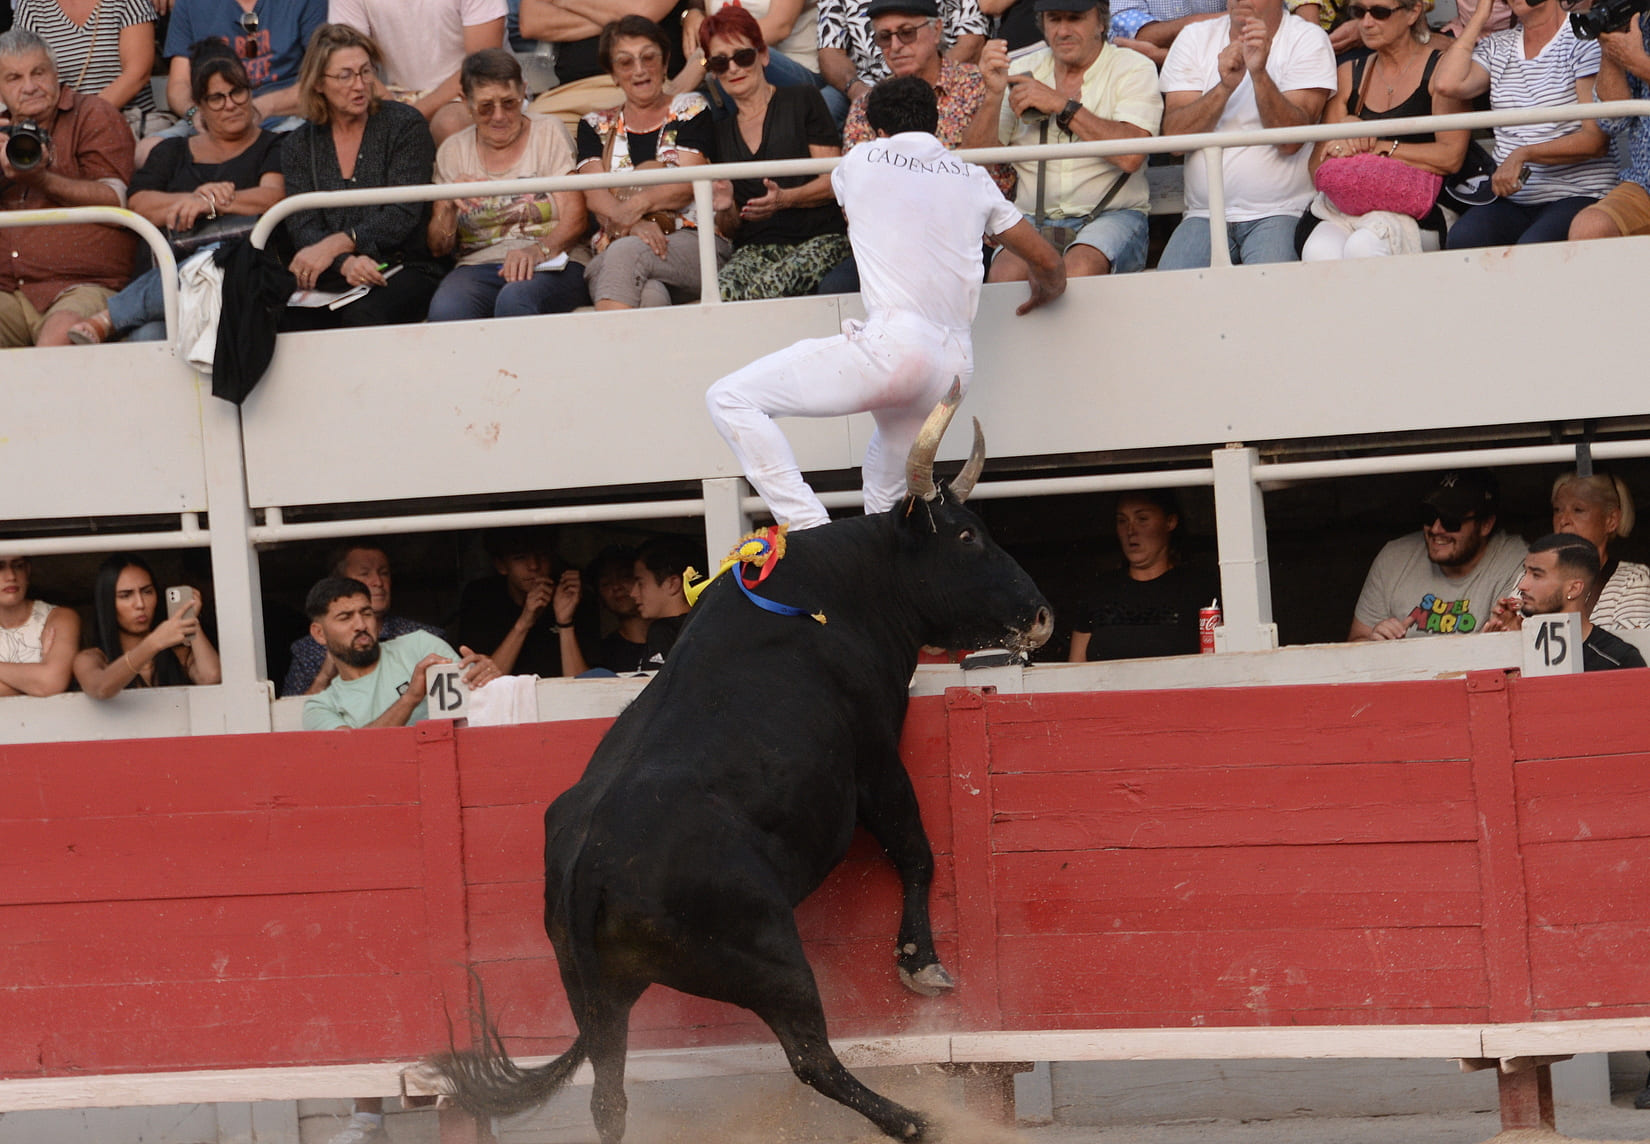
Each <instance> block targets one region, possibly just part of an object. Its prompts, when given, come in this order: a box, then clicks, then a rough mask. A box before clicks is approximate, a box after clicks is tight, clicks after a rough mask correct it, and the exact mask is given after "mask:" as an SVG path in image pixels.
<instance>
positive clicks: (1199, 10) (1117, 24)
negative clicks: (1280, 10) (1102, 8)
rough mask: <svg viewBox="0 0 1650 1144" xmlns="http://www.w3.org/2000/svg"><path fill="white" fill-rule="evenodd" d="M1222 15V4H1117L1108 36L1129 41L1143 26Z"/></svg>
mask: <svg viewBox="0 0 1650 1144" xmlns="http://www.w3.org/2000/svg"><path fill="white" fill-rule="evenodd" d="M1224 11H1226V0H1117V3H1115V4H1113V5H1112V9H1111V25H1110V27H1111V35H1112V38H1113V39H1117V38H1119V37H1123V38H1127V39H1133V38H1134V37H1135V36H1138V35H1139V34H1140V29H1141V28H1144V27H1145V26H1146V25H1147V24H1159V23H1165V22H1167V21H1169V20H1179V19H1182V18H1183V17H1186V16H1206V15H1210V14H1212V13H1215V12H1224ZM1291 11H1293V9H1291Z"/></svg>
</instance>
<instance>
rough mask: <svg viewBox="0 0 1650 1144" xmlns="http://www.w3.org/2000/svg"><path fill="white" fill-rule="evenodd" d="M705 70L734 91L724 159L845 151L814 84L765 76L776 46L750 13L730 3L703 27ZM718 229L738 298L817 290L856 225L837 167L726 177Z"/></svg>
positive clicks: (723, 137) (724, 279)
mask: <svg viewBox="0 0 1650 1144" xmlns="http://www.w3.org/2000/svg"><path fill="white" fill-rule="evenodd" d="M699 46H700V48H701V49H702V50H703V51H704V54H705V68H706V70H707V71H709V72H710V74H711V75H713V76H715V77H716V79H718V80H719V81H720V82H721V84H722V88H723V90H724V91H726V92H727V94H728V95H729V97H731V99H732V101H733V106H734V114H733V115H731V116H729V117H728V118H726V119H723V120H721V121H720V122H718V123H717V124H716V158H717V161H718V162H722V163H753V162H766V161H768V160H773V159H809V158H812V159H825V158H834V157H835V156H837V155H840V154H842V140H841V138H840V137H839V136H838V135H837V130H836V125H835V124H834V123H832V122H831V113H830V110H829V109H828V108H827V107H826V106H825V100H824V99H823V98H821V96H820V94H819V92H818V91H817V90H815V89H814V88H813V87H812V86H811V85H810V86H789V87H774V86H773V85H772V84H771V83H769V82H768V80H767V77H766V76H765V75H764V74H763V68H764V67H765V66H766V65H767V59H768V49H767V46H766V44H765V43H764V41H763V38H762V28H761V26H760V25H759V24H758V23H757V22H756V19H755V17H753V16H752V15H751V14H750V13H749V12H747V11H745V9H744V8H742V7H739V6H738V5H729V6H727V7H725V8H722V9H721V10H719V11H718V12H717V13H716V14H715V15H713V16H710V17H708V18H707V19H706V20H705V22H704V23H703V24H702V25H700V27H699ZM717 187H718V190H719V192H720V193H719V199H720V201H718V203H717V208H716V229H717V231H718V233H720V234H722V235H725V236H728V237H731V238H732V239H733V243H734V247H733V257H732V258H730V259H729V260H728V262H727V264H726V265H725V266H723V267H722V270H721V272H720V273H719V274H718V275H717V282H718V284H719V286H720V287H721V291H722V297H723V298H724V299H725V300H727V301H730V302H738V301H745V300H748V299H753V298H794V297H797V296H799V295H803V294H812V293H813V292H814V288H815V287H816V286H818V285H819V282H820V280H821V279H822V278H824V277H825V275H826V273H827V272H828V271H829V270H830V269H831V267H833V266H835V265H836V264H837V263H839V262H841V261H842V260H843V259H845V258H847V257H848V255H849V253H850V247H849V245H848V226H847V223H845V222H844V221H843V218H842V211H841V209H840V208H839V207H838V206H837V205H836V196H835V194H834V193H833V192H832V190H831V176H830V174H829V173H826V174H821V175H784V176H781V177H780V178H777V179H740V180H738V181H736V182H734V183H733V184H732V185H731V188H730V186H729V184H727V183H718V184H717Z"/></svg>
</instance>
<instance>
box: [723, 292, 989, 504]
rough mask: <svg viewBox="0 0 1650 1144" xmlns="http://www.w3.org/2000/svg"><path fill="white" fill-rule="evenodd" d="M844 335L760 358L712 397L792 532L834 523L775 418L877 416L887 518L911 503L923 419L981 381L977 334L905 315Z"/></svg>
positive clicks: (874, 470) (873, 456) (872, 478)
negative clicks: (948, 394)
mask: <svg viewBox="0 0 1650 1144" xmlns="http://www.w3.org/2000/svg"><path fill="white" fill-rule="evenodd" d="M842 331H843V332H842V333H840V334H838V335H837V336H835V337H830V338H808V339H805V340H803V341H800V342H797V343H796V344H795V345H793V346H789V347H787V348H786V349H782V350H779V351H777V352H775V353H771V354H769V355H768V356H767V357H764V358H759V359H758V360H756V361H754V362H752V363H751V364H750V365H748V366H746V367H745V368H744V369H741V370H738V371H736V372H734V373H730V374H729V375H728V376H726V377H724V378H723V379H722V380H720V381H718V382H717V383H716V384H715V385H713V386H711V387H710V390H709V392H707V393H706V394H705V404H706V405H707V406H708V407H709V408H710V416H711V420H712V421H714V422H715V423H716V429H717V432H719V433H721V434H722V437H723V439H724V440H725V441H727V443H728V447H729V448H730V449H732V450H733V454H734V456H735V457H737V458H738V459H739V464H740V466H741V467H742V468H743V469H744V470H745V476H746V478H747V479H748V480H749V481H750V483H751V485H752V486H753V487H755V489H756V491H757V492H758V493H760V494H761V496H762V499H763V500H764V501H766V502H767V505H768V511H769V512H771V513H773V515H774V519H775V520H777V521H779V522H780V523H781V524H788V525H790V527H791V529H792V530H800V529H804V528H814V527H816V526H818V525H821V524H826V523H829V521H830V519H831V518H830V514H829V513H827V512H826V511H825V506H824V505H822V504H820V503H819V498H818V497H817V496H815V495H814V491H813V490H812V489H811V488H809V487H808V483H807V482H806V481H804V480H803V479H802V472H801V470H800V469H799V468H798V467H797V463H796V454H795V453H793V452H792V451H791V446H790V442H788V441H787V440H785V435H784V434H783V433H781V432H780V431H779V427H778V426H777V425H775V424H774V423H773V419H774V418H775V417H845V416H847V415H849V414H851V413H866V412H868V413H870V414H871V415H872V416H873V417H874V418H875V419H876V425H877V427H876V432H874V433H873V434H872V435H871V443H870V444H869V445H868V446H867V447H866V450H865V469H864V478H863V479H864V486H865V511H866V512H867V513H873V512H884V511H886V510H888V509H890V508H892V507H893V506H894V505H896V504H898V503H899V502H900V501H901V500H902V499H903V498H904V496H905V487H906V485H905V459H906V455H907V454H908V453H909V452H910V451H911V444H912V442H914V441H915V440H916V439H917V433H918V431H919V430H920V429H921V428H922V423H923V421H924V420H925V419H926V418H927V416H928V414H929V412H930V411H931V410H932V409H933V408H934V406H935V404H936V403H937V402H938V401H939V400H940V398H941V397H943V396H945V391H946V390H947V389H949V388H950V386H951V381H952V379H953V378H957V379H959V380H960V381H961V383H962V390H963V392H964V393H967V392H968V383H969V382H970V381H971V380H972V379H973V376H974V349H973V345H972V343H971V341H970V338H969V332H968V331H967V330H951V329H947V328H945V327H943V326H936V325H934V324H933V323H931V322H928V321H927V320H925V319H923V318H919V317H917V316H915V315H913V314H903V313H895V314H891V315H884V316H880V317H876V318H873V319H871V320H870V321H868V322H864V323H860V322H844V323H843V326H842Z"/></svg>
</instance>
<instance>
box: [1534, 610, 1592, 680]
mask: <svg viewBox="0 0 1650 1144" xmlns="http://www.w3.org/2000/svg"><path fill="white" fill-rule="evenodd" d="M1522 631H1523V633H1524V674H1525V675H1570V674H1572V673H1574V672H1578V671H1580V670H1582V663H1581V617H1580V616H1579V615H1577V614H1576V613H1575V612H1559V613H1555V614H1553V615H1549V616H1531V617H1529V618H1528V619H1526V620H1525V621H1524V627H1523V629H1522Z"/></svg>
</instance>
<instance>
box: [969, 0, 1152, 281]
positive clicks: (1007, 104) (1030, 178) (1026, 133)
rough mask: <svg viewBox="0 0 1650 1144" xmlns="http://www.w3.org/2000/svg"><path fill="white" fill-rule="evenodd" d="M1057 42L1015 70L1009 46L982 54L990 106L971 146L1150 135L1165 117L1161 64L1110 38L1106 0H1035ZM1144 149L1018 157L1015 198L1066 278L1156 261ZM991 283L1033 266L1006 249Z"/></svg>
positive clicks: (1047, 34) (1022, 274)
mask: <svg viewBox="0 0 1650 1144" xmlns="http://www.w3.org/2000/svg"><path fill="white" fill-rule="evenodd" d="M1035 3H1036V9H1037V22H1038V24H1039V26H1040V27H1041V29H1042V32H1043V39H1044V40H1045V41H1046V42H1047V44H1048V46H1047V47H1046V48H1043V49H1041V50H1039V51H1036V52H1034V53H1032V54H1031V55H1029V56H1027V57H1025V58H1023V59H1021V60H1019V61H1017V65H1016V67H1015V69H1014V71H1013V72H1012V73H1011V72H1010V70H1009V59H1008V44H1007V43H1006V42H1005V41H1003V40H992V41H991V42H990V43H988V44H986V46H985V50H984V52H983V53H982V54H981V56H980V73H981V75H982V76H983V77H984V79H985V92H986V95H985V105H984V106H983V107H982V108H981V114H979V115H977V116H975V118H974V121H973V122H972V123H971V124H969V129H968V133H967V135H966V136H965V137H964V142H965V144H966V145H967V146H969V147H995V146H998V145H999V144H1010V145H1015V146H1022V145H1027V144H1033V143H1070V142H1073V141H1075V140H1079V139H1082V140H1088V141H1097V140H1102V139H1145V138H1148V137H1150V136H1152V135H1155V134H1156V133H1157V128H1158V125H1159V124H1160V123H1161V122H1162V119H1163V97H1162V96H1161V95H1159V94H1158V91H1157V69H1156V68H1154V67H1153V66H1152V63H1151V61H1150V60H1148V59H1147V58H1146V57H1145V56H1143V55H1141V54H1140V53H1139V52H1135V51H1130V50H1129V49H1128V48H1119V47H1116V46H1115V45H1112V44H1108V43H1107V42H1106V5H1105V4H1104V3H1098V4H1097V3H1096V2H1095V0H1035ZM1145 166H1146V157H1145V156H1144V155H1115V156H1113V157H1111V158H1110V159H1060V160H1043V161H1039V160H1028V161H1025V162H1020V163H1016V164H1015V168H1016V169H1017V170H1018V172H1019V191H1018V195H1017V196H1016V198H1015V202H1014V205H1015V206H1017V207H1018V208H1019V209H1020V213H1021V214H1023V215H1025V217H1026V218H1027V219H1028V220H1029V221H1030V222H1031V224H1032V225H1033V226H1035V227H1036V228H1037V230H1038V232H1039V233H1041V234H1042V236H1043V237H1044V238H1046V239H1047V240H1048V241H1049V242H1050V243H1051V244H1052V245H1053V246H1054V248H1055V249H1056V250H1059V251H1062V252H1063V254H1064V258H1065V263H1066V275H1067V276H1068V277H1071V276H1075V275H1091V274H1112V273H1117V274H1124V273H1128V272H1130V271H1135V270H1144V269H1145V268H1146V242H1147V218H1146V210H1147V208H1148V207H1149V205H1150V202H1151V189H1150V188H1149V187H1148V186H1147V185H1146V171H1145ZM986 280H987V281H989V282H1024V281H1025V280H1026V265H1025V263H1024V262H1022V261H1020V259H1019V258H1018V257H1016V256H1015V255H1014V254H1013V253H1011V252H1010V251H1007V250H1001V251H999V252H998V253H997V256H996V257H995V258H994V259H992V262H991V272H990V273H989V274H988V275H987V276H986Z"/></svg>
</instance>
